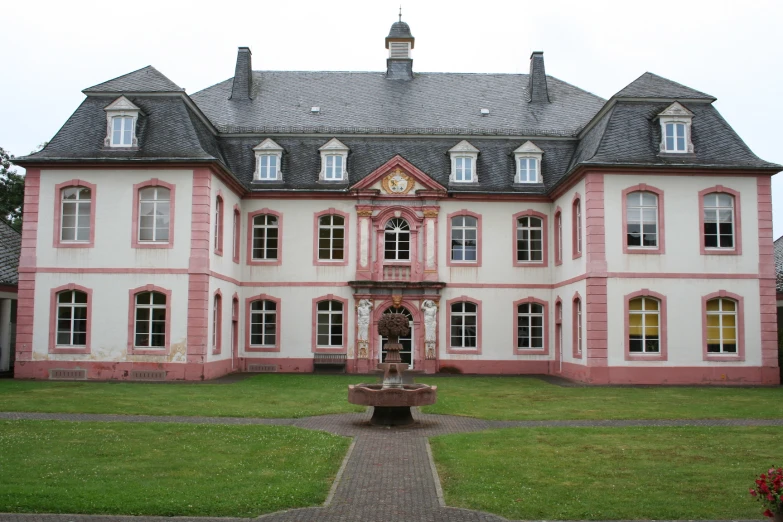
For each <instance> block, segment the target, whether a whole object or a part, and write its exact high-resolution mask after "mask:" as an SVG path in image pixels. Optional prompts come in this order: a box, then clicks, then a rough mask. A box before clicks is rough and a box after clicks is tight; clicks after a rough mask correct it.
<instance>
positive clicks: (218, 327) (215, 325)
mask: <svg viewBox="0 0 783 522" xmlns="http://www.w3.org/2000/svg"><path fill="white" fill-rule="evenodd" d="M222 340H223V298H222V297H221V296H220V294H215V298H214V299H213V302H212V352H213V353H220V347H221V344H222Z"/></svg>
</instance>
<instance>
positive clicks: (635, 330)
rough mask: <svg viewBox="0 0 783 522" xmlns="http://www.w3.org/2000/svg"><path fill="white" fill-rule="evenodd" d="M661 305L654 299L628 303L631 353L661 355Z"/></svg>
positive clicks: (646, 298) (629, 348) (642, 299)
mask: <svg viewBox="0 0 783 522" xmlns="http://www.w3.org/2000/svg"><path fill="white" fill-rule="evenodd" d="M660 311H661V303H660V301H658V299H655V298H654V297H636V298H633V299H631V300H630V301H629V302H628V351H629V353H632V354H633V353H655V354H657V353H660V351H661V344H660V343H661V336H660V324H661V319H660V318H661V314H660Z"/></svg>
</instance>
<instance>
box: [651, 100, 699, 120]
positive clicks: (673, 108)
mask: <svg viewBox="0 0 783 522" xmlns="http://www.w3.org/2000/svg"><path fill="white" fill-rule="evenodd" d="M661 116H686V117H692V116H693V113H692V112H691V111H689V110H688V109H686V108H685V107H683V106H682V105H680V104H679V103H678V102H674V103H672V104H671V105H669V106H668V107H666V110H664V111H663V112H662V113H660V114H659V115H658V117H661Z"/></svg>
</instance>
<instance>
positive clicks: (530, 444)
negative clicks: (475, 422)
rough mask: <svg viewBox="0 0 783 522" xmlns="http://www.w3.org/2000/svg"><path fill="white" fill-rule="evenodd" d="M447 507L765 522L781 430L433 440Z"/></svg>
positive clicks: (541, 515) (523, 432)
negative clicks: (764, 487) (764, 502)
mask: <svg viewBox="0 0 783 522" xmlns="http://www.w3.org/2000/svg"><path fill="white" fill-rule="evenodd" d="M431 444H432V449H433V454H434V457H435V461H436V463H437V468H438V472H439V474H440V478H441V481H442V483H443V489H444V491H445V496H446V503H447V504H448V505H450V506H458V507H464V508H469V509H479V510H483V511H490V512H492V513H496V514H499V515H502V516H504V517H507V518H510V519H515V520H516V519H522V520H541V519H547V520H617V519H622V520H634V519H648V520H650V519H652V520H655V519H657V520H661V519H663V520H689V519H690V520H692V519H710V520H713V519H730V518H734V519H737V518H746V519H747V518H752V519H756V518H761V513H762V511H763V509H761V504H759V503H757V502H754V501H753V500H752V499H751V497H750V495H749V494H748V488H749V487H750V486H752V485H753V480H754V479H755V478H756V477H757V476H758V474H759V473H761V472H762V471H764V470H766V469H768V467H769V466H770V465H771V464H777V465H778V466H779V465H780V463H781V462H783V449H782V448H783V433H781V431H780V429H779V428H769V427H748V428H690V427H689V428H628V429H618V428H614V429H610V428H602V429H596V428H590V429H563V428H557V429H554V428H552V429H504V430H495V431H491V432H483V433H473V434H460V435H448V436H443V437H437V438H434V439H432V440H431Z"/></svg>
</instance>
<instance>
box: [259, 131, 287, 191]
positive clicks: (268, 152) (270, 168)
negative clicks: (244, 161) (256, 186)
mask: <svg viewBox="0 0 783 522" xmlns="http://www.w3.org/2000/svg"><path fill="white" fill-rule="evenodd" d="M253 152H255V154H256V169H255V172H254V173H253V181H254V182H265V181H282V180H283V173H282V172H281V170H280V169H281V165H282V162H283V147H281V146H280V145H278V144H277V143H275V142H274V141H273V140H272V139H270V138H267V139H265V140H264V141H262V142H261V143H259V144H258V145H256V146H255V147H253Z"/></svg>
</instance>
